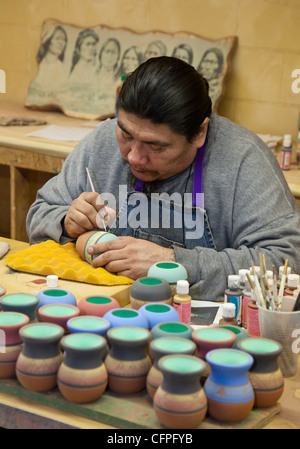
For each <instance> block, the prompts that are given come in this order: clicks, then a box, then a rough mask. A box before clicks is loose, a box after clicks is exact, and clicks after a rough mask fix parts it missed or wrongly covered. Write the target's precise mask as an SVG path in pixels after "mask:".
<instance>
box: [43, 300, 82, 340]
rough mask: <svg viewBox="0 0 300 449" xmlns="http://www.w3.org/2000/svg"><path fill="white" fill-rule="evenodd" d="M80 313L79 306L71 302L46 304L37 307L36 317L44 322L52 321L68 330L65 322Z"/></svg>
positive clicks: (66, 331)
mask: <svg viewBox="0 0 300 449" xmlns="http://www.w3.org/2000/svg"><path fill="white" fill-rule="evenodd" d="M79 314H80V311H79V308H78V307H76V306H73V305H72V304H46V305H44V306H42V307H40V308H39V309H38V318H39V320H40V321H42V322H45V323H54V324H58V325H59V326H61V327H63V329H64V331H65V333H68V332H69V328H68V326H67V322H68V320H69V319H70V318H73V317H75V316H78V315H79Z"/></svg>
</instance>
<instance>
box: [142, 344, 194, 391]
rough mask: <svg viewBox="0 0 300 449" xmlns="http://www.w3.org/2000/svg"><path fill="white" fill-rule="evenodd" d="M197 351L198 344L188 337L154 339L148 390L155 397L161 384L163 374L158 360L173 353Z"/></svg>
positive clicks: (150, 351) (189, 353)
mask: <svg viewBox="0 0 300 449" xmlns="http://www.w3.org/2000/svg"><path fill="white" fill-rule="evenodd" d="M195 352H196V344H195V343H194V342H193V341H191V340H187V339H186V338H176V337H162V338H156V339H155V340H152V341H151V343H150V345H149V354H150V357H151V358H152V360H153V362H154V363H153V365H152V366H151V368H150V371H149V373H148V375H147V384H146V386H147V391H148V394H149V396H150V397H151V398H152V399H153V398H154V394H155V393H156V390H157V388H158V387H159V386H160V385H161V383H162V380H163V374H162V372H161V371H160V370H159V369H158V361H159V360H160V359H161V358H162V357H164V356H166V355H171V354H187V355H194V354H195Z"/></svg>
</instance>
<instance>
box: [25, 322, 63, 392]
mask: <svg viewBox="0 0 300 449" xmlns="http://www.w3.org/2000/svg"><path fill="white" fill-rule="evenodd" d="M63 335H64V329H63V328H62V327H61V326H58V325H57V324H52V323H32V324H28V325H27V326H23V327H22V328H21V329H20V337H21V339H22V341H23V342H24V346H23V348H22V351H21V353H20V355H19V357H18V360H17V364H16V374H17V378H18V380H19V382H20V383H21V384H22V385H23V387H24V388H26V389H27V390H31V391H48V390H51V389H52V388H54V387H56V385H57V382H56V380H57V371H58V368H59V366H60V364H61V362H62V360H63V356H62V353H61V351H60V348H59V342H60V340H61V338H62V336H63Z"/></svg>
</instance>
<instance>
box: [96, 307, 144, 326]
mask: <svg viewBox="0 0 300 449" xmlns="http://www.w3.org/2000/svg"><path fill="white" fill-rule="evenodd" d="M103 319H104V320H106V321H108V322H109V323H110V325H111V327H118V326H135V327H143V328H144V329H148V321H147V319H146V318H145V317H144V315H143V314H142V313H141V312H140V311H139V310H133V309H130V308H126V307H120V308H118V309H114V310H110V311H109V312H107V313H106V314H105V315H104V316H103Z"/></svg>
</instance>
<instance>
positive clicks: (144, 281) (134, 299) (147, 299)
mask: <svg viewBox="0 0 300 449" xmlns="http://www.w3.org/2000/svg"><path fill="white" fill-rule="evenodd" d="M152 302H155V303H157V302H162V303H166V304H169V305H172V290H171V287H170V285H169V283H168V282H167V281H165V280H164V279H159V278H154V277H143V278H140V279H137V280H136V281H135V282H134V283H133V284H132V286H131V287H130V304H131V307H132V308H133V309H139V308H140V307H141V306H143V305H144V304H148V303H152Z"/></svg>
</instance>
